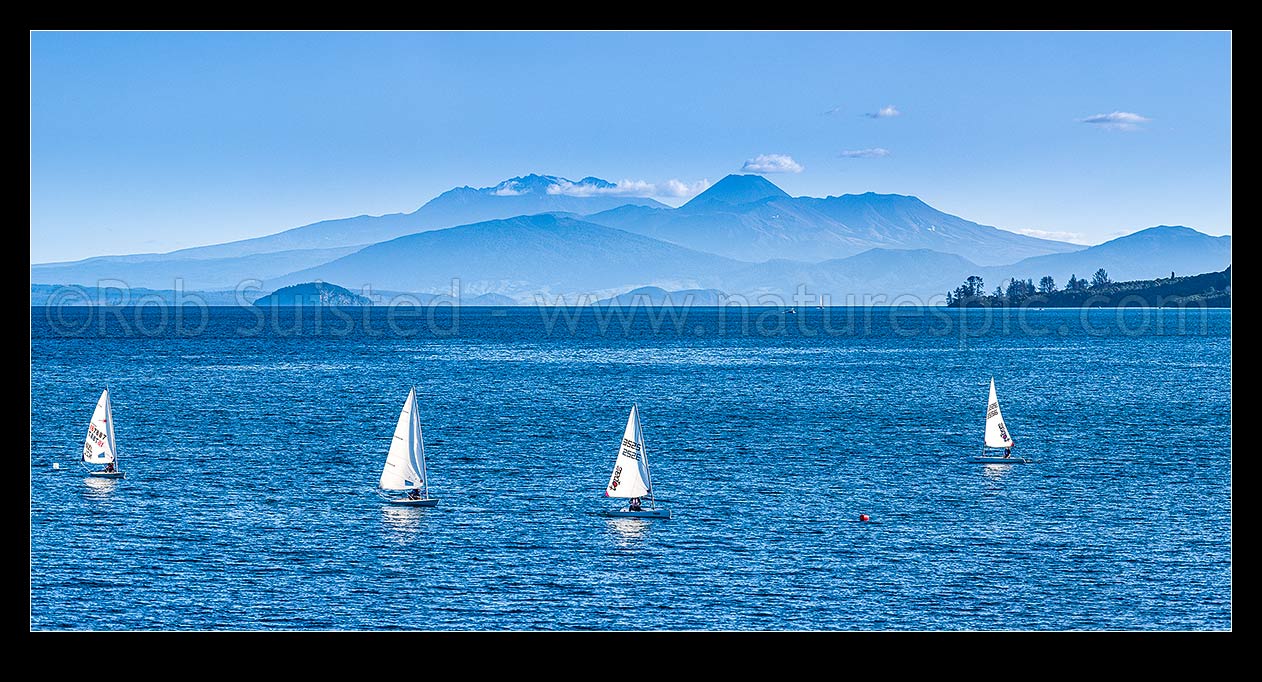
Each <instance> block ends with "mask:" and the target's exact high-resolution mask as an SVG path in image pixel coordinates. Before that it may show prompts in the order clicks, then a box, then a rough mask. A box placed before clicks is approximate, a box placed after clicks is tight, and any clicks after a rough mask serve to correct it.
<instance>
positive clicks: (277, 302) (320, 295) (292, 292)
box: [254, 282, 372, 308]
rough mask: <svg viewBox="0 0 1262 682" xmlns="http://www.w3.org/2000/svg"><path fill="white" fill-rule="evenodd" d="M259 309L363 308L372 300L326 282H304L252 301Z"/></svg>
mask: <svg viewBox="0 0 1262 682" xmlns="http://www.w3.org/2000/svg"><path fill="white" fill-rule="evenodd" d="M254 305H256V306H259V307H260V308H266V307H269V306H364V305H372V300H371V299H369V298H367V297H365V296H360V295H359V294H356V293H354V292H352V291H350V290H348V289H346V288H345V287H340V286H338V285H336V284H329V283H328V282H304V283H302V284H294V285H292V286H287V287H282V288H280V289H277V290H276V291H273V292H272V293H270V294H268V295H266V296H260V297H258V298H257V299H255V300H254Z"/></svg>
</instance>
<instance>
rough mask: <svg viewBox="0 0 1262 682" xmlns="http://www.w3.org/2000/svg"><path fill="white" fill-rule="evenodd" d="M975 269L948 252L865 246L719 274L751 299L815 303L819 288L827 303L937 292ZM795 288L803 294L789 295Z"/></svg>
mask: <svg viewBox="0 0 1262 682" xmlns="http://www.w3.org/2000/svg"><path fill="white" fill-rule="evenodd" d="M978 269H979V266H977V265H976V264H974V263H971V262H969V261H968V260H967V259H965V258H962V257H960V256H956V255H954V254H947V253H938V252H936V251H930V250H927V249H906V250H898V249H870V250H868V251H865V252H863V253H861V254H858V255H855V256H850V257H849V258H837V259H832V260H827V261H824V262H822V263H805V262H802V261H790V260H773V261H767V262H766V263H758V264H755V265H749V266H746V267H744V268H742V269H740V270H737V271H734V272H731V273H729V274H728V275H727V276H726V277H724V279H723V289H724V291H725V292H727V293H728V294H729V295H736V294H739V295H743V296H746V297H749V298H750V301H749V302H750V303H753V304H759V303H767V304H775V300H773V299H770V298H769V299H767V300H765V301H759V299H758V297H759V296H774V297H776V298H777V299H783V300H784V301H785V303H786V304H787V305H808V304H815V303H818V301H819V299H818V297H819V295H821V294H826V295H827V296H828V303H829V304H830V305H865V304H869V303H871V304H881V303H893V302H895V301H893V299H894V298H896V297H898V296H914V297H917V298H921V299H927V298H929V297H930V296H934V295H941V294H943V293H944V292H945V291H947V290H949V289H954V288H955V287H957V286H959V283H960V281H963V278H965V277H968V273H969V272H971V271H976V270H978ZM799 291H800V292H801V295H803V296H805V298H803V299H801V300H796V301H795V300H792V299H793V297H794V296H796V295H799V294H798V292H799ZM848 297H851V298H848ZM877 299H879V300H877ZM901 302H902V301H898V303H901Z"/></svg>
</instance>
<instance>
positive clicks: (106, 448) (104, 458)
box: [83, 388, 123, 478]
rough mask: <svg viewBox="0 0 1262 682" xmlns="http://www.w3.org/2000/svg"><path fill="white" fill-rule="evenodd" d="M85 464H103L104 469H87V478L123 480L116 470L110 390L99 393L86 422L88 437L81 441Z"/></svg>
mask: <svg viewBox="0 0 1262 682" xmlns="http://www.w3.org/2000/svg"><path fill="white" fill-rule="evenodd" d="M83 461H84V463H85V464H104V465H105V468H104V469H91V468H89V469H88V475H89V476H95V477H97V478H123V472H122V471H120V470H119V468H118V444H117V443H115V442H114V410H113V408H112V407H110V389H108V388H106V389H105V390H104V391H101V397H100V398H99V399H98V400H97V401H96V409H95V410H93V411H92V421H90V422H88V436H87V438H85V439H84V440H83Z"/></svg>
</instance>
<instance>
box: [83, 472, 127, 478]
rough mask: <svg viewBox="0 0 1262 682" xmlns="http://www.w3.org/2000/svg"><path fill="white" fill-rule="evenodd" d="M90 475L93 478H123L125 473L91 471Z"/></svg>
mask: <svg viewBox="0 0 1262 682" xmlns="http://www.w3.org/2000/svg"><path fill="white" fill-rule="evenodd" d="M88 475H89V476H91V477H93V478H123V477H124V473H123V472H121V471H89V472H88Z"/></svg>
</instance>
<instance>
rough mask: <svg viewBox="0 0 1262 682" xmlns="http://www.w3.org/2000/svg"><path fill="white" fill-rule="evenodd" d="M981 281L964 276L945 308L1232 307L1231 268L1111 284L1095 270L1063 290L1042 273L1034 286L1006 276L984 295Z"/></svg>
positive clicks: (1072, 277) (1104, 274)
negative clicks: (1003, 280)
mask: <svg viewBox="0 0 1262 682" xmlns="http://www.w3.org/2000/svg"><path fill="white" fill-rule="evenodd" d="M985 291H986V290H985V283H984V281H983V280H982V278H981V277H978V276H976V275H974V276H971V277H969V278H968V279H966V280H965V281H964V283H963V284H961V285H960V286H958V287H956V288H955V290H954V291H948V292H947V307H950V308H1008V307H1027V308H1028V307H1040V308H1113V307H1119V306H1145V307H1151V308H1165V307H1186V306H1199V307H1203V308H1230V307H1231V266H1230V265H1229V266H1227V269H1225V270H1223V271H1222V272H1208V273H1205V274H1202V275H1191V276H1186V277H1176V276H1175V274H1174V273H1173V272H1172V273H1170V277H1169V278H1162V279H1141V280H1131V281H1127V282H1114V281H1112V280H1110V279H1109V273H1108V272H1107V271H1106V270H1104V269H1103V268H1100V269H1099V270H1096V272H1095V274H1094V275H1092V277H1091V279H1090V280H1087V279H1079V278H1078V277H1077V276H1076V275H1070V277H1069V282H1068V283H1066V285H1065V288H1064V289H1058V288H1057V287H1056V281H1055V280H1054V279H1053V278H1052V277H1051V276H1050V275H1045V276H1044V277H1043V278H1042V279H1040V280H1039V283H1038V285H1037V286H1036V285H1035V284H1034V281H1033V280H1032V279H1025V280H1019V279H1016V278H1010V279H1009V280H1008V282H1007V284H1006V285H1002V286H996V287H995V289H994V291H992V292H991V293H989V294H987V293H985Z"/></svg>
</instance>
